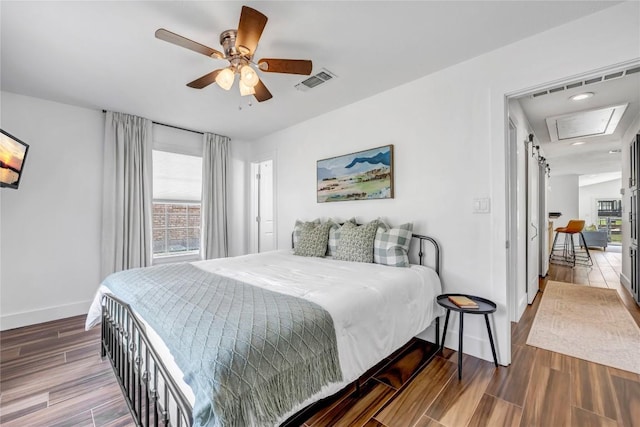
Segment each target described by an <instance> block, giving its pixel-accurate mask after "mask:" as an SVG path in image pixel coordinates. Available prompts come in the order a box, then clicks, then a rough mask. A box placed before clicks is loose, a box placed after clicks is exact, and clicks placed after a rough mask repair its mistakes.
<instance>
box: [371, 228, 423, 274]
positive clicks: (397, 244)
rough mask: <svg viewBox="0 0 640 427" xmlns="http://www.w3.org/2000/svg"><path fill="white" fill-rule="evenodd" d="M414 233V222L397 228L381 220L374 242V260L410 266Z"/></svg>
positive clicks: (377, 262)
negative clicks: (410, 248) (410, 249)
mask: <svg viewBox="0 0 640 427" xmlns="http://www.w3.org/2000/svg"><path fill="white" fill-rule="evenodd" d="M412 234H413V224H412V223H410V222H409V223H407V224H402V225H400V226H398V227H396V228H390V227H389V226H387V225H386V224H385V223H384V222H380V227H378V231H377V232H376V238H375V240H374V242H373V262H375V263H376V264H383V265H391V266H394V267H408V266H409V245H410V244H411V236H412Z"/></svg>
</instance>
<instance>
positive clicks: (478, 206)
mask: <svg viewBox="0 0 640 427" xmlns="http://www.w3.org/2000/svg"><path fill="white" fill-rule="evenodd" d="M490 212H491V199H490V198H488V197H482V198H477V199H473V213H490Z"/></svg>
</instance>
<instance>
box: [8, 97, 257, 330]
mask: <svg viewBox="0 0 640 427" xmlns="http://www.w3.org/2000/svg"><path fill="white" fill-rule="evenodd" d="M0 97H1V100H0V105H1V108H2V109H1V114H0V125H1V126H2V129H5V130H7V131H8V132H9V133H11V134H14V135H16V136H17V137H19V138H20V139H22V140H23V141H25V142H26V143H28V144H29V145H30V148H29V153H28V156H27V160H26V162H25V169H24V176H23V178H22V180H21V182H20V188H19V189H18V190H17V191H16V190H11V189H6V188H5V189H2V190H0V194H1V195H2V203H1V206H0V218H1V224H0V235H2V240H1V244H0V266H1V268H0V330H5V329H10V328H15V327H20V326H24V325H29V324H34V323H39V322H44V321H49V320H54V319H59V318H64V317H68V316H74V315H80V314H85V313H86V312H87V309H88V308H89V304H90V301H91V299H92V298H93V295H94V293H95V291H96V289H97V287H98V284H99V281H100V236H101V232H100V227H101V217H102V213H101V212H102V147H103V140H104V114H103V113H102V112H101V111H97V110H90V109H86V108H79V107H74V106H70V105H66V104H60V103H55V102H50V101H45V100H42V99H37V98H31V97H26V96H22V95H16V94H13V93H8V92H1V93H0ZM160 128H161V127H159V126H154V135H155V133H158V136H159V139H161V140H163V141H165V142H167V140H170V139H171V138H177V137H178V136H179V135H177V134H175V132H174V133H172V132H171V130H170V128H162V130H160ZM168 135H172V136H171V137H168ZM191 137H192V138H193V135H191ZM197 138H201V136H197ZM247 151H248V144H247V143H246V142H244V141H232V142H231V150H230V156H231V161H230V163H231V164H230V166H229V190H230V191H229V200H228V202H229V205H230V210H229V251H230V254H231V255H241V254H244V253H246V252H247V238H248V236H247V233H246V231H245V224H246V221H247V217H246V214H245V211H246V209H245V206H246V201H245V198H246V194H247V190H246V188H245V187H246V170H245V168H246V156H247Z"/></svg>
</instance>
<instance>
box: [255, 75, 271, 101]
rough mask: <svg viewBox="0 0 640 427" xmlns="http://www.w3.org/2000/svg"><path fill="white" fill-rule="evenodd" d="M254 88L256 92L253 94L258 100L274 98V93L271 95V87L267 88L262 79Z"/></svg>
mask: <svg viewBox="0 0 640 427" xmlns="http://www.w3.org/2000/svg"><path fill="white" fill-rule="evenodd" d="M254 89H255V91H256V93H255V94H254V95H253V96H255V97H256V99H257V100H258V102H262V101H266V100H268V99H271V98H273V95H271V92H269V89H267V87H266V86H265V85H264V83H262V80H259V81H258V84H257V85H255V87H254Z"/></svg>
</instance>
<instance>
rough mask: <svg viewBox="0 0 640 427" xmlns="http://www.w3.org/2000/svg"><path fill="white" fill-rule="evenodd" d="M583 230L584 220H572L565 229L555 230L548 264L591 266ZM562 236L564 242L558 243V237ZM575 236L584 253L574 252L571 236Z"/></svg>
mask: <svg viewBox="0 0 640 427" xmlns="http://www.w3.org/2000/svg"><path fill="white" fill-rule="evenodd" d="M583 228H584V220H582V219H572V220H570V221H569V223H568V224H567V226H566V227H558V228H556V230H555V231H556V235H555V237H554V238H553V245H551V253H550V254H549V262H551V263H554V264H566V265H570V266H572V267H575V265H576V263H580V264H583V265H589V266H591V265H593V260H592V259H591V254H590V253H589V248H588V246H587V243H586V241H585V240H584V235H583V234H582V229H583ZM561 233H562V234H564V242H562V243H559V242H558V236H559V235H560V234H561ZM575 234H577V235H578V238H579V239H580V245H581V246H582V247H584V253H582V252H581V251H578V252H576V247H575V244H574V242H573V236H574V235H575Z"/></svg>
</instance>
